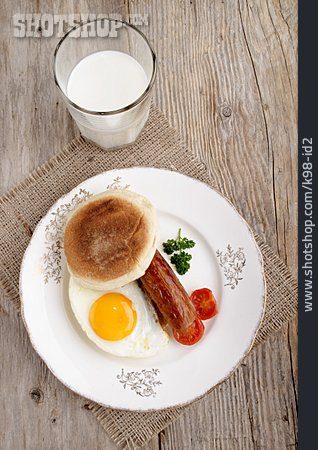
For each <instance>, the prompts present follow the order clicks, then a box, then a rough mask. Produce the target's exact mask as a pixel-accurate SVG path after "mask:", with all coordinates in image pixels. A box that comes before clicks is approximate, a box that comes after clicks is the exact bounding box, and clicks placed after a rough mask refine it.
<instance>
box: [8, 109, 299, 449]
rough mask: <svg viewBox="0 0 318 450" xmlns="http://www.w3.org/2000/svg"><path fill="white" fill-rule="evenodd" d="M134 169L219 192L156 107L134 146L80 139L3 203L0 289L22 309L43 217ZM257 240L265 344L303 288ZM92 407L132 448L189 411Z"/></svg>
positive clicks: (258, 339) (121, 441) (261, 335)
mask: <svg viewBox="0 0 318 450" xmlns="http://www.w3.org/2000/svg"><path fill="white" fill-rule="evenodd" d="M131 166H148V167H161V168H168V169H173V170H177V171H179V172H182V173H184V174H187V175H190V176H192V177H196V178H198V179H200V180H201V181H204V182H206V183H208V184H210V185H211V186H214V183H213V180H211V179H210V177H209V176H208V174H207V172H206V170H205V167H204V165H203V164H201V163H200V162H199V161H198V160H197V159H196V158H195V157H194V156H193V155H191V153H190V151H189V150H188V149H186V148H185V147H184V145H182V143H181V142H180V139H179V138H178V135H177V133H176V131H175V130H174V129H173V128H171V127H170V126H169V123H168V121H167V120H166V119H165V117H164V116H163V114H162V113H161V112H160V111H159V110H158V109H157V108H155V107H153V108H152V110H151V114H150V117H149V120H148V123H147V125H146V127H145V129H144V131H143V133H142V135H141V136H140V138H139V139H138V141H137V142H136V143H135V144H134V145H132V146H128V147H126V148H123V149H120V150H116V151H114V152H105V151H103V150H102V149H100V148H98V147H96V146H94V145H92V144H91V143H88V142H85V141H84V139H82V138H78V139H74V140H73V141H72V142H71V143H70V144H69V145H68V146H67V147H66V148H65V149H64V150H62V151H61V152H60V153H58V154H57V155H56V156H55V157H53V158H52V159H51V160H50V161H48V162H47V163H46V164H44V165H43V166H41V167H39V168H38V169H37V170H35V171H34V172H33V173H32V174H31V175H30V176H29V177H28V178H27V179H26V180H25V181H24V182H22V183H21V184H20V185H19V186H17V187H16V188H14V189H13V190H11V191H10V192H9V193H7V194H6V195H5V196H4V197H2V198H1V199H0V283H1V285H2V287H3V288H4V290H5V292H6V294H7V295H8V297H9V298H10V299H11V300H12V301H13V302H14V303H15V304H16V306H17V307H18V308H19V292H18V286H19V271H20V264H21V260H22V257H23V254H24V251H25V249H26V247H27V245H28V243H29V241H30V238H31V236H32V232H33V230H34V228H35V226H36V224H37V223H38V221H39V220H40V219H41V217H42V216H43V215H45V214H46V212H47V210H48V209H49V208H50V206H52V204H53V203H54V202H55V201H56V200H57V199H58V198H59V197H60V196H62V195H63V194H65V193H66V192H68V191H70V190H71V189H73V188H74V187H75V186H77V185H78V184H79V183H80V182H82V181H84V180H85V179H87V178H89V177H91V176H93V175H96V174H98V173H100V172H102V171H106V170H109V169H114V168H123V167H131ZM256 239H257V242H258V244H259V246H260V249H261V251H262V254H263V257H264V263H265V274H266V281H267V305H266V311H265V316H264V319H263V322H262V325H261V328H260V330H259V332H258V334H257V337H256V341H255V343H260V342H262V341H263V340H264V339H265V338H266V337H267V336H268V335H269V334H270V333H272V332H274V331H275V330H277V329H279V328H280V327H281V326H282V324H283V323H284V322H286V321H288V320H289V319H290V318H291V317H292V316H293V315H294V314H295V312H296V308H297V284H296V281H295V280H294V279H293V278H292V277H291V275H290V273H289V272H288V269H287V268H286V266H285V265H284V264H283V263H282V262H281V261H280V260H279V258H278V257H277V256H276V255H275V254H274V253H273V252H272V250H271V249H270V248H269V247H268V246H267V245H266V244H265V243H264V242H262V240H261V239H260V238H259V237H257V236H256ZM216 389H217V388H216ZM88 405H89V406H88V407H89V409H91V411H92V413H93V414H95V416H96V417H97V419H98V420H99V422H100V423H101V425H102V426H103V428H104V429H105V430H106V431H107V432H108V434H109V435H110V436H111V438H112V439H113V440H114V441H115V442H116V443H117V444H120V445H123V446H125V447H130V448H132V447H136V446H142V445H144V444H145V443H146V442H147V441H149V440H150V439H151V438H152V437H153V436H154V435H155V434H156V433H158V432H159V431H160V430H162V429H163V428H164V427H165V426H167V425H168V424H169V423H170V422H171V421H173V420H174V419H176V418H177V417H178V416H179V415H180V414H181V413H182V412H183V411H184V410H185V408H188V406H185V407H181V408H171V409H169V410H164V411H159V412H149V413H148V412H147V413H133V412H129V411H118V410H113V409H108V408H104V407H101V406H100V405H97V404H96V403H93V402H89V403H88Z"/></svg>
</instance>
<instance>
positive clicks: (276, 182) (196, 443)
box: [0, 0, 297, 450]
mask: <svg viewBox="0 0 318 450" xmlns="http://www.w3.org/2000/svg"><path fill="white" fill-rule="evenodd" d="M0 8H1V31H0V33H1V65H0V70H1V79H0V83H1V90H0V93H1V94H0V95H1V99H2V105H3V109H4V111H3V116H2V118H1V123H2V136H1V157H0V170H1V192H2V193H4V192H5V191H7V190H8V189H9V188H11V187H12V186H13V185H15V184H16V183H17V182H19V181H21V180H23V178H24V177H25V176H26V175H27V174H28V173H29V172H30V171H31V170H32V169H34V168H35V167H36V166H37V165H38V164H40V163H43V162H44V161H46V160H47V159H48V158H49V157H50V156H51V155H53V154H54V153H55V152H57V151H58V150H59V149H60V148H62V147H63V146H64V145H65V144H66V143H67V142H68V141H70V140H71V139H72V138H73V137H74V136H75V135H76V134H78V131H77V129H76V127H75V125H74V123H73V121H72V120H71V118H70V116H69V115H68V113H67V111H66V109H65V106H64V104H63V103H62V102H61V100H60V98H59V96H58V93H57V91H56V89H55V85H54V82H53V76H52V55H53V50H54V47H55V45H56V42H57V38H56V37H52V38H38V39H35V38H24V39H19V38H15V37H13V25H12V15H13V14H14V13H18V12H21V13H23V12H38V13H44V12H49V13H59V14H61V13H64V14H66V13H67V14H68V13H73V12H82V13H84V12H86V13H87V12H91V13H110V12H117V13H121V14H123V15H126V14H128V13H141V14H142V15H143V14H148V15H149V16H148V17H149V25H148V26H143V27H141V28H142V29H143V31H144V32H145V34H146V35H147V36H148V37H149V39H150V41H151V43H152V45H153V47H154V49H155V51H156V53H157V56H158V62H159V74H158V79H157V82H156V86H155V95H154V97H155V98H154V99H155V103H156V104H157V105H158V106H159V107H160V108H161V109H162V110H163V111H164V112H165V114H166V115H167V117H168V118H169V120H170V122H171V124H173V125H174V126H175V127H176V128H177V129H178V130H179V132H180V134H181V136H182V137H183V139H184V140H185V141H186V143H187V144H188V146H189V147H190V148H191V149H192V151H193V152H194V153H195V154H196V155H198V156H199V157H200V158H201V160H202V161H203V162H204V163H205V164H206V166H207V169H208V170H209V171H210V172H211V173H212V174H213V176H214V177H215V179H216V180H217V182H218V184H219V185H220V186H223V189H224V190H225V191H226V192H227V193H228V194H229V195H230V196H232V198H234V199H235V201H236V203H237V205H239V206H238V208H239V210H240V212H241V213H242V214H243V215H244V216H245V218H246V219H247V221H248V222H249V223H250V224H251V225H252V226H253V228H254V230H255V231H256V232H257V233H259V234H260V235H261V236H264V237H265V239H266V241H267V242H268V244H269V245H271V247H272V248H273V249H274V250H275V251H276V252H277V253H278V254H279V255H280V257H281V258H282V259H283V260H284V261H285V262H286V263H287V265H288V266H289V267H290V269H291V271H292V272H293V273H294V274H295V272H296V181H297V176H296V165H297V144H296V142H297V141H296V139H297V135H296V118H297V117H296V101H297V84H296V76H297V74H296V58H297V39H296V32H297V2H296V0H237V1H236V0H222V1H221V0H211V1H208V0H204V1H200V2H199V1H197V0H189V1H169V0H165V1H161V2H157V1H155V0H152V1H149V2H145V1H134V0H122V1H121V2H116V1H103V2H101V1H98V0H91V1H89V2H88V1H85V0H80V1H77V2H76V3H74V2H72V1H71V0H67V1H54V2H53V1H52V0H50V1H47V2H45V3H43V2H39V1H38V0H32V1H26V0H25V1H21V2H18V1H12V2H11V1H9V0H6V1H5V2H2V3H1V6H0ZM1 305H2V306H1V309H0V320H1V327H0V335H1V340H0V352H1V357H0V365H1V366H0V374H1V375H0V379H1V392H0V397H1V414H0V441H1V448H2V449H10V450H13V449H14V450H15V449H32V450H36V449H74V450H76V449H109V450H111V449H114V448H115V445H114V444H113V443H112V442H111V441H110V439H109V438H108V436H107V435H106V433H105V432H104V431H103V430H102V428H101V427H100V425H99V424H98V422H97V420H96V419H95V418H94V416H93V415H92V414H91V413H90V412H89V411H87V410H86V409H85V407H84V400H83V399H82V398H80V397H78V396H77V395H75V394H73V393H72V392H70V391H69V390H68V389H66V388H65V387H64V386H63V385H61V383H59V382H58V381H57V380H56V379H55V378H54V377H53V376H52V375H51V373H50V372H49V371H48V370H47V369H46V367H45V365H44V364H43V363H42V361H41V360H40V358H39V357H38V356H37V355H36V353H35V352H34V351H33V349H32V347H31V345H30V342H29V339H28V336H27V333H26V331H25V329H24V326H23V324H22V322H21V320H20V318H19V317H18V315H17V313H16V310H15V309H14V307H13V305H11V304H10V302H9V301H7V300H5V299H2V302H1ZM296 342H297V331H296V322H293V323H291V324H289V325H286V326H285V327H284V328H283V329H282V330H281V332H279V333H277V334H276V335H274V336H272V337H271V338H270V339H268V341H267V342H266V343H265V344H263V345H261V346H259V347H257V348H256V349H255V350H254V351H253V352H252V354H251V355H250V356H249V357H248V358H247V359H246V361H245V363H244V364H243V365H242V366H241V367H240V368H239V369H238V370H237V371H236V372H235V374H234V375H233V376H232V377H231V378H230V379H229V380H228V381H227V382H226V383H224V384H223V385H222V388H221V389H220V390H219V391H218V392H219V393H218V396H217V402H216V404H215V403H214V404H212V402H211V401H210V400H209V397H208V398H206V399H205V400H203V401H201V402H200V403H199V404H197V405H195V406H194V407H193V408H192V409H190V410H188V411H187V412H186V413H185V414H184V416H183V417H181V418H180V419H179V420H177V421H176V422H175V423H174V424H172V425H170V426H169V427H168V428H167V429H165V430H164V431H162V432H161V433H160V434H159V435H158V436H156V437H155V438H154V439H153V440H152V441H151V443H150V444H149V445H148V446H146V448H147V450H148V449H174V450H175V449H180V450H182V449H200V450H202V449H222V450H223V449H229V450H236V449H250V448H257V449H259V448H264V449H271V450H272V449H277V450H283V449H287V448H297V421H296V420H297V419H296V417H297V392H296V379H297V368H296V363H297V361H296V358H297V353H296V349H297V347H296ZM229 385H232V387H233V388H234V392H235V396H231V397H230V396H229V395H228V387H229Z"/></svg>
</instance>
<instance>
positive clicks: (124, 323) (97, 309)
mask: <svg viewBox="0 0 318 450" xmlns="http://www.w3.org/2000/svg"><path fill="white" fill-rule="evenodd" d="M136 321H137V314H136V311H135V310H134V308H133V306H132V302H131V300H129V298H127V297H125V295H123V294H119V293H118V292H111V293H108V294H104V295H102V296H101V297H100V298H98V299H97V300H96V301H95V302H94V303H93V305H92V306H91V309H90V312H89V322H90V324H91V327H92V328H93V330H94V331H95V333H96V334H97V335H98V336H99V337H101V338H102V339H106V340H107V341H119V340H120V339H123V338H124V337H126V336H128V335H129V334H130V333H131V332H132V331H133V329H134V328H135V326H136Z"/></svg>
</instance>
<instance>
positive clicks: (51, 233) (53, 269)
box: [43, 189, 93, 284]
mask: <svg viewBox="0 0 318 450" xmlns="http://www.w3.org/2000/svg"><path fill="white" fill-rule="evenodd" d="M92 195H93V194H91V193H90V192H88V191H86V190H85V189H80V190H79V192H78V194H75V195H74V197H73V198H72V199H71V201H70V202H69V203H65V204H63V205H61V206H59V207H58V208H57V210H56V211H54V212H53V213H52V216H53V218H52V219H51V220H50V223H49V224H48V225H46V227H45V243H44V244H45V249H46V252H45V254H44V255H43V273H44V282H45V284H47V283H48V281H49V280H50V279H52V280H53V281H55V282H56V283H60V281H61V270H62V266H61V259H62V248H63V230H64V225H65V223H66V219H67V217H68V215H69V213H70V212H71V211H73V210H74V209H75V208H76V206H77V205H79V204H80V203H83V202H85V201H86V200H87V199H88V198H89V197H91V196H92Z"/></svg>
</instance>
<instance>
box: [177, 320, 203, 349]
mask: <svg viewBox="0 0 318 450" xmlns="http://www.w3.org/2000/svg"><path fill="white" fill-rule="evenodd" d="M203 333H204V325H203V323H202V321H201V320H200V319H198V318H197V319H195V321H194V322H193V324H192V325H190V326H189V327H188V328H186V329H185V330H183V331H177V330H173V335H174V338H175V340H176V341H178V342H180V344H183V345H193V344H196V343H197V342H198V341H199V340H200V339H201V338H202V336H203Z"/></svg>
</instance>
